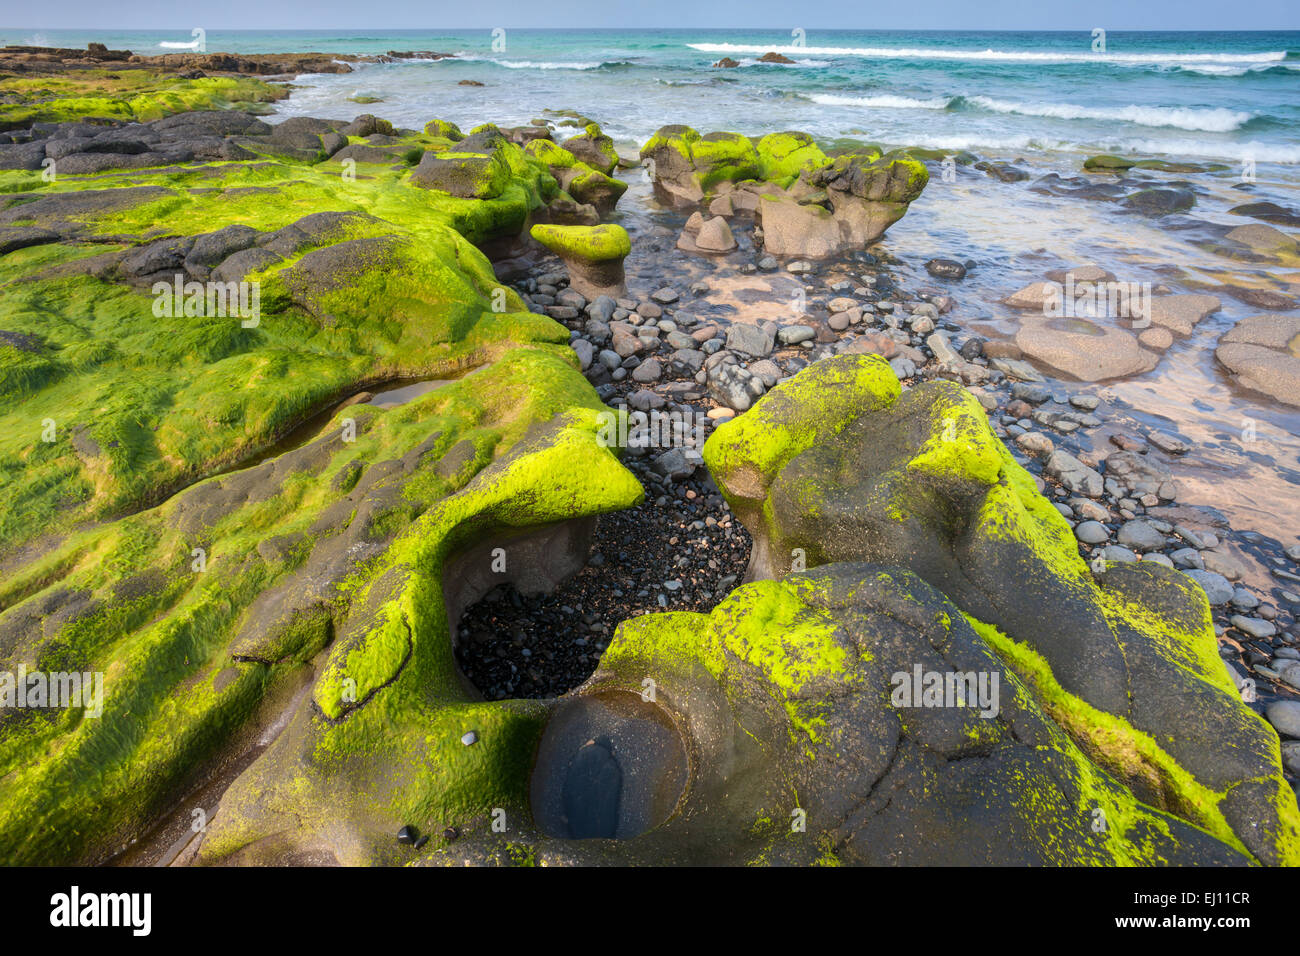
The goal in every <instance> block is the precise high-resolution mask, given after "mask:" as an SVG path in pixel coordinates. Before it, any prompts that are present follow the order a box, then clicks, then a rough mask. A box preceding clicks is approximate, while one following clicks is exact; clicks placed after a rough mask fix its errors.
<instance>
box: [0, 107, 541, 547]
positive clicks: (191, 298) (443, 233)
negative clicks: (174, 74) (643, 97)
mask: <svg viewBox="0 0 1300 956" xmlns="http://www.w3.org/2000/svg"><path fill="white" fill-rule="evenodd" d="M81 125H82V124H71V127H72V128H71V129H70V128H69V127H68V126H66V125H65V126H64V127H62V128H55V127H41V126H38V127H35V128H33V129H32V130H31V134H32V140H31V143H32V145H34V146H36V147H37V148H39V149H40V150H41V151H42V152H46V151H51V150H52V151H54V152H56V153H58V154H59V155H61V156H63V153H62V150H63V149H64V148H66V144H69V143H71V144H72V145H73V146H75V147H76V148H82V147H85V146H88V145H94V144H95V143H96V142H97V139H96V137H100V136H109V135H112V136H115V137H117V140H116V141H119V142H126V143H131V142H135V143H144V142H146V141H150V140H151V139H152V140H156V141H157V142H158V143H160V144H162V145H163V146H165V147H166V148H168V149H170V148H172V146H173V145H174V144H181V143H185V144H188V146H187V147H186V148H187V149H189V150H190V151H191V152H197V151H198V149H197V147H198V146H199V145H200V144H203V145H202V148H203V149H204V150H211V151H210V152H209V153H208V155H209V156H210V157H211V158H210V159H205V158H200V157H199V156H195V158H194V159H192V160H190V161H188V162H185V163H169V164H167V165H164V166H162V167H158V168H131V169H110V170H106V171H103V172H100V173H98V174H95V175H93V176H74V175H71V174H60V175H58V176H57V177H56V178H55V180H54V181H53V182H46V181H45V180H44V179H43V178H42V176H41V172H40V171H37V170H32V171H26V170H14V171H4V172H0V180H2V181H3V185H4V186H5V188H6V189H7V192H5V193H4V194H3V197H2V198H0V249H3V250H4V252H5V254H4V255H3V256H0V288H2V289H3V292H2V293H0V330H3V331H5V332H7V333H9V334H12V335H13V336H16V337H17V338H16V339H15V341H20V342H31V343H33V344H31V346H30V347H27V348H14V347H11V346H9V345H5V344H0V394H2V395H4V397H5V399H6V401H5V406H4V409H3V410H0V421H2V422H3V428H4V433H3V435H2V436H0V490H2V491H3V493H4V496H5V500H6V501H7V502H9V503H10V504H11V505H12V507H10V508H7V509H5V511H4V513H3V514H0V554H8V553H10V552H12V551H13V550H14V549H16V548H18V547H20V546H22V545H24V544H25V543H27V542H29V541H30V540H31V539H32V538H34V537H36V536H38V535H54V536H57V535H60V534H63V533H65V532H67V531H68V530H69V529H72V528H74V527H77V526H78V525H79V524H80V523H82V522H84V521H87V520H93V519H103V518H112V517H115V516H119V515H121V514H122V513H124V512H126V511H129V510H132V509H136V508H139V507H141V506H146V505H149V504H153V503H156V502H157V501H158V500H159V499H160V497H162V496H164V495H166V494H168V493H169V492H171V491H173V490H175V489H176V488H178V487H180V486H182V485H184V484H185V483H187V482H189V481H192V480H194V479H195V478H198V477H201V476H203V475H206V474H210V473H211V472H212V471H213V470H216V469H220V468H223V467H228V466H230V465H232V464H235V463H237V462H239V461H241V460H243V459H245V458H246V457H248V456H249V455H250V454H253V453H255V451H256V450H257V449H258V448H260V447H264V446H266V445H268V444H270V443H272V442H274V441H275V440H276V439H277V438H278V437H280V436H281V435H283V434H285V433H286V432H287V431H289V430H290V429H291V428H292V427H293V426H294V425H295V424H296V423H297V422H300V421H302V420H303V419H305V418H308V417H309V416H310V415H311V414H312V413H313V412H315V411H318V410H320V409H321V408H322V407H324V406H326V405H328V404H329V403H330V402H331V400H333V399H335V398H338V397H341V396H342V395H343V394H344V393H345V392H347V390H349V389H351V390H356V389H359V388H361V387H364V386H365V385H366V384H369V383H372V382H376V381H383V380H386V379H388V378H400V377H414V376H424V375H442V374H454V373H456V372H458V371H461V370H463V369H465V368H468V367H472V366H474V365H476V364H480V363H482V362H484V361H488V360H491V359H492V358H494V357H495V356H496V355H499V354H500V352H501V350H502V349H503V348H504V347H506V346H507V345H508V344H510V343H512V342H513V343H519V342H527V341H533V340H535V339H540V340H541V341H552V340H554V341H561V342H562V341H563V339H564V335H563V330H559V329H558V328H557V327H555V326H554V325H552V324H551V323H549V322H547V321H546V320H544V319H541V318H540V317H537V316H533V315H531V314H530V313H528V312H527V311H526V310H525V307H524V305H523V303H522V301H521V300H520V299H519V298H518V296H517V295H515V293H514V292H513V291H512V290H509V289H507V288H504V287H502V286H500V285H499V284H498V282H497V280H496V277H495V276H494V275H493V272H492V267H491V264H490V263H489V262H488V261H487V259H486V258H484V257H483V255H481V254H480V253H479V251H478V250H477V249H476V248H475V244H484V243H487V242H490V241H492V240H495V239H497V238H500V237H514V236H517V235H519V233H520V232H521V230H522V229H523V227H524V226H525V224H526V223H527V222H528V220H529V217H530V216H531V215H532V214H533V213H534V212H535V211H537V210H540V209H541V208H542V207H543V206H544V205H545V204H546V203H547V202H549V201H551V200H553V199H555V198H556V197H558V196H559V195H560V193H559V187H558V184H557V183H556V182H555V180H554V178H553V177H551V176H550V174H549V172H548V171H547V169H546V167H545V165H543V164H542V163H540V162H537V161H536V160H533V159H532V158H530V157H528V156H527V155H525V154H524V152H523V151H522V150H521V149H520V148H519V147H517V146H514V145H512V144H506V145H504V146H501V147H500V148H498V149H496V150H495V151H493V152H492V153H490V154H488V155H484V154H478V153H469V154H464V155H463V156H460V157H459V158H460V159H466V160H468V161H471V162H475V163H479V164H481V165H483V166H484V167H485V168H486V169H488V170H490V172H491V175H490V176H489V177H488V183H489V188H486V189H477V188H475V189H467V190H463V192H466V193H470V192H473V193H476V194H481V195H476V197H475V198H469V197H466V198H459V197H457V196H454V195H452V194H451V193H450V192H443V191H438V190H433V189H424V188H420V187H418V186H417V185H415V184H413V183H412V182H411V181H410V175H411V171H410V167H408V166H407V165H405V164H404V163H397V164H383V165H363V164H360V163H357V164H355V167H354V168H353V167H349V166H347V165H345V164H343V163H338V162H332V161H323V160H320V159H318V160H317V161H315V162H311V163H308V162H305V161H302V160H298V159H291V158H280V159H271V158H259V159H245V160H242V161H240V160H235V161H230V160H222V159H220V158H218V157H219V154H220V151H221V150H222V149H224V148H225V147H227V146H229V145H230V144H231V142H232V140H234V139H236V138H242V139H246V140H248V139H259V138H269V136H271V135H274V134H273V133H270V132H269V130H270V127H267V126H266V124H264V123H262V122H261V121H260V120H258V119H257V118H256V117H252V116H249V115H248V114H244V113H218V112H210V111H209V112H198V113H188V114H184V115H179V116H173V117H170V118H167V119H163V120H160V121H157V122H155V123H151V124H147V125H138V124H136V125H132V124H108V125H105V126H95V127H91V128H90V131H91V132H93V134H94V135H87V136H70V135H68V134H69V133H70V132H80V126H81ZM339 126H340V124H336V123H333V122H324V121H312V122H311V123H307V124H301V123H300V124H296V126H295V127H294V129H293V130H291V133H290V134H287V135H291V136H292V137H295V138H298V137H301V139H300V140H298V141H300V142H302V143H304V144H309V143H311V142H315V143H316V144H317V146H316V147H315V148H314V153H315V154H317V155H322V156H323V150H322V149H321V148H320V143H321V142H322V140H323V139H324V138H326V137H328V136H331V135H335V134H334V130H335V129H336V128H338V127H339ZM322 130H323V131H324V132H321V131H322ZM55 134H58V135H55ZM372 135H373V140H374V141H376V142H381V143H386V140H388V139H391V138H392V137H387V135H386V134H382V133H375V134H372ZM366 141H368V140H363V142H366ZM281 142H282V143H287V142H288V140H287V139H285V138H283V137H282V139H281ZM387 146H391V144H386V147H387ZM286 148H290V147H286ZM291 148H302V149H307V148H308V147H307V146H302V147H291ZM393 148H400V149H418V150H420V151H421V152H423V151H424V150H425V149H426V148H427V149H428V150H429V152H430V154H431V155H435V156H436V155H439V153H438V152H435V150H439V149H441V150H442V152H443V153H446V152H449V150H447V149H446V147H445V146H444V147H439V146H437V144H434V143H432V142H431V141H430V140H428V139H427V138H425V137H423V136H420V135H418V134H416V135H409V134H408V135H406V136H405V137H403V138H398V139H397V142H396V145H395V147H393ZM70 155H80V154H75V153H74V154H70ZM85 155H135V156H139V155H145V154H143V153H138V152H137V153H132V154H125V153H119V154H110V153H94V154H91V153H87V154H85ZM59 162H60V163H65V162H66V157H64V158H62V159H61V160H59ZM449 162H452V163H456V162H457V161H456V160H455V159H453V160H449ZM38 165H39V164H38ZM210 283H215V284H216V285H215V286H210V285H209V284H210ZM231 283H233V284H234V285H230V284H231ZM240 283H243V285H242V286H240V285H239V284H240ZM254 312H256V315H254ZM507 315H508V316H509V318H507V317H506V316H507ZM74 437H75V438H76V439H77V440H76V441H74Z"/></svg>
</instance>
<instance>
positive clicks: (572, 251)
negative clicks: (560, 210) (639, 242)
mask: <svg viewBox="0 0 1300 956" xmlns="http://www.w3.org/2000/svg"><path fill="white" fill-rule="evenodd" d="M530 234H531V235H532V237H533V238H534V239H536V240H537V241H538V242H540V243H541V244H542V245H544V246H545V247H546V248H548V249H550V250H551V251H552V252H554V253H555V254H556V255H557V256H559V257H560V258H561V259H563V260H564V264H565V265H566V266H567V267H568V269H569V286H570V288H572V289H574V290H576V291H577V292H579V293H581V294H582V295H583V296H585V297H586V298H588V299H594V298H596V297H597V296H600V295H608V296H611V297H613V298H615V299H618V298H622V297H623V296H625V295H627V280H626V278H625V276H624V272H623V260H624V258H626V257H627V254H628V253H629V252H631V251H632V241H631V239H629V238H628V234H627V230H626V229H624V228H623V227H622V226H616V225H612V224H605V225H599V226H558V225H552V224H546V223H539V224H537V225H535V226H533V228H532V231H531V233H530Z"/></svg>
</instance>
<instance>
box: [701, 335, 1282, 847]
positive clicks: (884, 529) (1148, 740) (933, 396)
mask: <svg viewBox="0 0 1300 956" xmlns="http://www.w3.org/2000/svg"><path fill="white" fill-rule="evenodd" d="M704 456H705V461H706V463H707V464H708V466H709V468H710V470H711V471H712V473H713V475H714V478H715V480H716V481H717V482H718V486H719V487H720V488H721V489H722V492H723V494H724V496H725V497H726V498H727V500H728V502H729V503H730V505H731V507H732V509H733V511H735V512H736V514H737V516H738V517H739V518H740V520H741V521H742V522H743V523H745V525H746V526H747V527H748V528H749V529H750V530H751V532H752V533H753V535H754V538H755V540H754V546H753V551H752V556H751V564H750V570H749V578H751V579H761V578H769V577H774V576H780V575H782V574H785V573H786V572H788V571H789V570H790V569H791V567H794V566H807V567H813V566H816V565H821V564H827V563H832V562H841V561H870V562H873V563H878V564H882V565H888V566H893V567H901V568H905V569H907V570H908V571H910V572H912V573H915V574H917V575H918V576H919V577H921V578H922V579H924V580H925V581H926V582H927V583H929V584H930V585H931V586H933V587H935V588H937V589H938V590H939V591H941V592H942V593H943V594H945V595H946V596H947V597H948V599H950V600H951V601H953V602H954V603H955V604H956V605H957V606H958V607H959V608H960V609H961V610H962V612H963V613H964V614H967V615H969V616H970V617H972V618H974V619H976V620H978V621H981V622H983V623H984V624H985V625H988V626H989V627H990V628H996V629H997V631H999V632H1000V633H1001V634H1004V635H1005V636H1006V641H1005V642H1004V643H1002V644H1001V645H1000V647H999V653H1000V654H1001V655H1002V656H1003V657H1004V658H1005V659H1006V660H1007V662H1008V663H1009V664H1010V665H1012V666H1014V667H1015V668H1016V669H1017V670H1018V672H1019V673H1021V675H1022V676H1023V677H1024V678H1025V679H1026V680H1028V681H1030V682H1031V684H1032V685H1033V686H1034V687H1035V688H1036V692H1037V693H1038V694H1039V695H1040V696H1041V698H1042V700H1043V703H1044V706H1045V707H1049V708H1051V709H1053V713H1052V716H1053V718H1054V719H1055V720H1056V721H1057V723H1059V724H1060V725H1061V726H1062V727H1063V728H1065V729H1066V730H1067V731H1068V732H1069V733H1070V734H1071V735H1072V736H1073V737H1074V739H1075V740H1076V742H1077V743H1078V744H1079V745H1080V746H1081V747H1082V748H1083V749H1084V750H1085V751H1086V752H1088V753H1089V755H1090V756H1091V758H1092V759H1093V760H1094V761H1096V762H1097V763H1098V764H1099V765H1100V766H1102V767H1103V768H1104V769H1106V771H1107V772H1108V773H1111V774H1113V775H1115V776H1116V777H1117V778H1118V779H1119V780H1120V781H1121V782H1123V783H1124V784H1125V785H1126V786H1127V787H1129V789H1130V790H1131V791H1132V792H1133V794H1134V795H1135V796H1136V797H1138V798H1139V799H1141V800H1142V801H1143V802H1144V803H1147V804H1149V805H1151V806H1156V807H1159V808H1161V809H1164V810H1166V811H1168V812H1170V813H1172V814H1174V815H1177V816H1180V817H1181V818H1183V819H1185V820H1188V821H1189V822H1192V823H1194V824H1195V825H1196V826H1198V827H1201V828H1203V829H1205V830H1208V831H1209V832H1211V833H1213V834H1215V835H1216V837H1217V838H1218V839H1220V840H1222V841H1224V842H1225V843H1228V844H1229V845H1232V846H1234V847H1237V848H1239V849H1244V850H1246V851H1247V852H1249V853H1250V855H1252V856H1254V857H1255V858H1257V859H1259V860H1261V861H1263V862H1268V863H1278V862H1288V861H1294V860H1295V859H1296V858H1297V855H1298V854H1300V842H1298V841H1300V837H1298V835H1297V826H1298V825H1300V816H1298V815H1297V811H1296V808H1295V802H1294V797H1293V795H1292V794H1291V793H1290V790H1289V788H1288V787H1287V786H1286V785H1285V783H1284V782H1283V780H1282V778H1281V776H1280V772H1279V770H1280V765H1279V757H1278V752H1277V746H1278V745H1277V740H1276V737H1275V736H1274V735H1273V733H1272V731H1271V730H1270V729H1269V728H1268V727H1267V725H1265V724H1264V723H1263V722H1262V721H1261V720H1260V719H1259V718H1258V717H1257V716H1256V715H1255V714H1254V713H1252V712H1251V711H1250V710H1249V709H1248V708H1246V707H1245V706H1244V705H1243V704H1242V703H1241V701H1240V698H1239V697H1238V695H1237V694H1236V690H1235V686H1234V684H1233V682H1232V681H1231V679H1230V678H1229V677H1228V675H1227V672H1226V671H1225V670H1224V668H1223V666H1222V662H1221V661H1220V659H1219V657H1218V654H1217V652H1216V646H1215V640H1214V632H1213V629H1212V627H1211V624H1210V617H1209V607H1208V605H1207V604H1206V601H1205V598H1204V595H1203V594H1202V593H1201V592H1200V591H1199V590H1198V589H1197V588H1196V587H1195V586H1194V584H1193V583H1192V582H1190V581H1189V580H1188V579H1187V578H1186V577H1185V576H1184V575H1182V574H1180V573H1178V572H1176V571H1172V570H1169V569H1164V568H1161V567H1159V566H1155V565H1149V564H1146V563H1144V564H1141V565H1116V564H1112V565H1110V566H1109V567H1107V569H1106V570H1105V571H1104V572H1102V573H1100V574H1097V575H1094V573H1093V572H1092V571H1091V570H1090V569H1089V567H1088V566H1087V565H1086V564H1085V563H1084V562H1083V560H1082V559H1081V558H1080V557H1079V554H1078V551H1077V546H1076V544H1075V541H1074V537H1073V534H1072V532H1071V530H1070V527H1069V525H1068V524H1067V523H1066V521H1065V520H1064V519H1063V518H1062V517H1061V516H1060V514H1059V513H1058V512H1057V511H1056V510H1055V508H1053V507H1052V505H1051V504H1050V503H1049V502H1048V501H1047V499H1045V498H1043V497H1042V496H1041V495H1039V494H1038V493H1037V491H1036V490H1035V487H1034V483H1033V479H1032V478H1031V477H1030V475H1029V474H1028V473H1027V472H1025V471H1024V469H1023V468H1021V467H1020V466H1019V465H1018V464H1017V463H1016V462H1015V460H1014V459H1013V458H1012V457H1011V455H1010V453H1009V452H1008V451H1007V449H1006V448H1005V447H1004V446H1003V445H1002V443H1001V442H1000V441H999V440H998V439H997V438H996V436H995V435H994V434H993V432H992V431H991V429H990V428H989V425H988V423H987V421H986V417H985V414H984V412H983V410H982V409H981V407H980V406H979V404H978V403H977V402H976V401H975V399H974V398H973V397H972V396H971V395H970V394H969V393H967V392H966V391H965V390H964V389H962V388H961V387H960V386H958V385H955V384H952V383H947V382H943V383H940V382H935V383H929V384H926V385H923V386H919V387H916V388H913V389H910V390H908V391H907V392H905V393H904V392H902V391H901V390H900V387H899V385H898V382H897V379H896V377H895V376H894V375H893V373H892V371H891V370H890V369H889V367H888V365H887V364H886V363H884V362H883V361H881V360H879V359H876V358H874V357H867V358H858V357H848V356H846V357H841V358H836V359H830V360H826V361H823V362H819V363H815V364H814V365H812V366H810V367H809V368H808V369H806V370H805V371H803V372H802V373H800V374H799V375H797V376H796V377H795V378H794V379H793V380H791V381H789V382H787V383H784V384H783V385H780V386H778V387H777V388H775V389H773V390H772V391H771V392H769V393H768V395H767V396H765V397H764V398H763V399H762V400H761V401H760V402H759V403H758V404H757V405H755V407H754V408H753V409H751V410H750V411H749V412H748V413H747V414H745V415H744V416H741V417H740V418H737V419H736V420H734V421H732V422H730V423H727V424H725V425H722V426H721V427H719V429H718V430H717V432H715V434H714V435H713V436H712V437H711V438H710V439H709V442H708V443H707V444H706V445H705V448H704Z"/></svg>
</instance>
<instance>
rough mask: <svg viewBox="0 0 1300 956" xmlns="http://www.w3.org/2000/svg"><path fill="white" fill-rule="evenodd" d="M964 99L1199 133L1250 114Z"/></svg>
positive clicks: (1024, 112)
mask: <svg viewBox="0 0 1300 956" xmlns="http://www.w3.org/2000/svg"><path fill="white" fill-rule="evenodd" d="M965 99H966V102H967V103H968V104H969V105H971V106H975V107H978V108H979V109H982V110H989V111H990V112H994V113H1014V114H1017V115H1019V116H1041V117H1048V118H1052V119H1067V120H1079V119H1081V120H1100V121H1110V122H1123V123H1136V124H1137V125H1139V126H1171V127H1173V128H1175V129H1185V130H1191V131H1193V132H1201V133H1230V132H1232V131H1233V130H1235V129H1240V128H1241V127H1242V125H1243V124H1245V123H1247V122H1248V121H1249V120H1250V119H1252V116H1251V114H1250V113H1244V112H1241V111H1239V110H1228V109H1196V108H1191V107H1171V106H1079V105H1077V104H1074V103H1017V102H1014V101H1011V100H997V99H993V98H992V97H988V96H968V97H966V98H965Z"/></svg>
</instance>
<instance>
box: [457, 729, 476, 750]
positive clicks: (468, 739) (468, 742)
mask: <svg viewBox="0 0 1300 956" xmlns="http://www.w3.org/2000/svg"><path fill="white" fill-rule="evenodd" d="M460 742H461V743H463V744H464V745H465V746H466V747H471V746H473V745H474V744H476V743H478V732H477V731H474V730H467V731H465V733H463V734H461V737H460Z"/></svg>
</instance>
